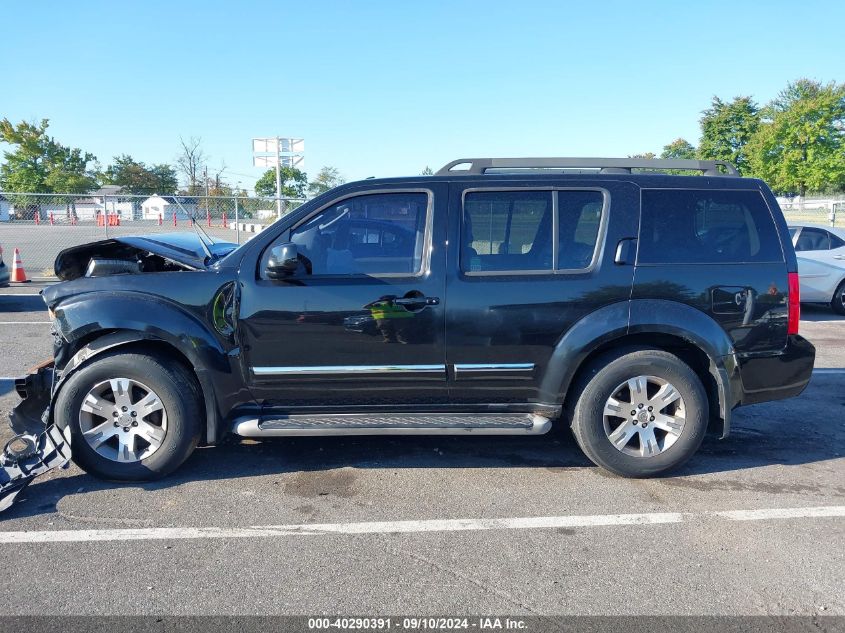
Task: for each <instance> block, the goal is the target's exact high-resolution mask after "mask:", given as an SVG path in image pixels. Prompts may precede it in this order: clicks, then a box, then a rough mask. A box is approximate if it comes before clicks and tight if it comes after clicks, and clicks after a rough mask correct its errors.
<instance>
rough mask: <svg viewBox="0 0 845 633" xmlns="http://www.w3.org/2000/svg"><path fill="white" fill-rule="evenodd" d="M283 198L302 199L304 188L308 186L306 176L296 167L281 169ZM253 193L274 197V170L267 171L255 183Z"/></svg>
mask: <svg viewBox="0 0 845 633" xmlns="http://www.w3.org/2000/svg"><path fill="white" fill-rule="evenodd" d="M281 175H282V194H281V196H282V197H283V198H304V197H305V188H306V187H307V186H308V176H307V175H306V174H305V172H303V171H300V170H299V169H297V168H296V167H282V168H281ZM255 193H256V194H258V195H259V196H267V197H271V196H275V195H276V169H275V167H274V168H273V169H268V170H267V171H266V172H264V175H263V176H261V178H259V179H258V182H256V183H255Z"/></svg>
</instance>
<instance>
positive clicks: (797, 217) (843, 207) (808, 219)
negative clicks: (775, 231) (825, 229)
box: [777, 195, 845, 228]
mask: <svg viewBox="0 0 845 633" xmlns="http://www.w3.org/2000/svg"><path fill="white" fill-rule="evenodd" d="M777 200H778V204H779V205H780V208H781V210H782V211H783V215H784V217H785V218H786V222H787V223H788V224H793V223H794V224H820V225H824V226H834V227H838V228H845V195H838V196H832V197H828V198H816V197H813V198H801V197H795V198H778V199H777Z"/></svg>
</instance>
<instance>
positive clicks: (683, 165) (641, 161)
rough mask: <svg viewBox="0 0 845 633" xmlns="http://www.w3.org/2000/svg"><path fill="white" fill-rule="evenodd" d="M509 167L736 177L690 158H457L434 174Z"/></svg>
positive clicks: (721, 164) (715, 163) (717, 163)
mask: <svg viewBox="0 0 845 633" xmlns="http://www.w3.org/2000/svg"><path fill="white" fill-rule="evenodd" d="M456 167H460V169H456ZM720 168H723V169H724V171H722V170H721V169H720ZM509 169H514V170H522V169H558V170H579V169H584V170H589V171H591V172H594V171H598V172H599V173H602V174H630V173H631V170H632V169H648V170H666V169H684V170H690V171H700V172H702V173H703V175H705V176H739V172H738V171H737V170H736V167H734V166H733V165H732V164H731V163H729V162H727V161H724V160H694V159H689V158H459V159H458V160H453V161H452V162H451V163H448V164H447V165H445V166H443V167H442V168H441V169H440V170H438V171H437V174H436V175H438V176H446V175H455V174H458V175H480V174H485V173H487V172H488V171H506V170H509Z"/></svg>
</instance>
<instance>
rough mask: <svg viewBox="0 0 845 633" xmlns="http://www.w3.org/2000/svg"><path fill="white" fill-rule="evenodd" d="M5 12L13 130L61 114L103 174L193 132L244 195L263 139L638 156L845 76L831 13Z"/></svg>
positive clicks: (49, 6) (57, 129) (806, 7)
mask: <svg viewBox="0 0 845 633" xmlns="http://www.w3.org/2000/svg"><path fill="white" fill-rule="evenodd" d="M0 18H2V22H3V23H4V27H3V28H2V29H0V42H2V51H3V52H2V53H0V117H3V116H5V117H8V118H10V119H12V120H20V119H29V120H37V119H41V118H49V119H50V121H51V132H52V134H53V135H55V136H56V137H57V138H58V139H59V140H60V141H62V142H64V143H66V144H70V145H74V146H79V147H82V148H84V149H86V150H88V151H91V152H93V153H94V154H96V155H97V157H98V158H99V160H100V161H101V162H102V163H104V164H106V163H108V162H109V161H110V160H111V157H112V156H114V155H115V154H118V153H129V154H131V155H132V156H134V157H135V158H136V159H139V160H143V161H146V162H172V161H173V160H174V158H175V156H176V154H177V150H178V141H179V136H180V135H182V136H184V137H189V136H198V137H201V138H202V139H203V144H204V147H205V150H206V152H207V153H208V154H209V155H210V157H211V159H210V161H209V168H210V170H213V169H216V168H217V167H218V166H219V165H220V164H221V162H225V164H226V165H227V172H226V175H227V176H228V178H229V180H231V181H233V182H234V181H240V182H241V184H242V185H243V186H246V187H251V186H252V185H253V184H254V181H255V180H256V179H257V178H258V177H259V176H260V173H261V170H260V169H257V168H254V167H252V162H251V148H250V139H251V138H252V137H253V136H272V135H276V134H279V135H282V136H300V137H304V138H305V139H306V150H307V151H306V170H307V171H308V172H309V174H311V175H313V174H314V173H316V171H317V170H318V169H319V168H320V167H321V166H322V165H333V166H336V167H338V168H339V169H340V171H341V172H342V173H343V175H344V176H345V177H346V178H347V179H350V180H351V179H358V178H365V177H367V176H389V175H405V174H416V173H419V172H420V171H421V170H422V169H423V167H425V166H426V165H430V166H431V167H432V168H435V169H436V168H437V167H439V166H441V165H442V164H444V163H446V162H448V161H449V160H451V159H454V158H459V157H464V156H494V155H495V156H595V155H599V156H624V155H627V154H632V153H636V152H645V151H655V152H659V151H660V149H661V147H662V146H663V145H664V144H665V143H668V142H669V141H671V140H673V139H674V138H677V137H678V136H684V137H686V138H687V139H688V140H690V141H692V142H695V141H696V140H697V138H698V119H699V117H700V112H701V110H703V109H704V108H706V107H707V106H708V104H709V102H710V99H711V97H712V96H713V95H714V94H715V95H719V96H721V97H724V98H731V97H733V96H735V95H740V94H751V95H753V96H755V97H756V98H757V99H758V101H761V102H765V101H767V100H768V99H770V98H771V97H773V96H774V95H775V94H777V92H778V91H779V90H780V89H781V88H783V87H784V86H785V84H786V83H787V81H789V80H792V79H796V78H799V77H802V76H807V77H811V78H815V79H819V80H823V81H830V80H836V81H842V80H845V77H843V76H842V73H843V70H845V46H843V44H842V39H841V33H839V31H840V30H841V28H840V26H841V24H843V23H845V3H843V2H837V1H829V2H814V1H812V0H810V1H803V2H800V3H799V2H779V1H773V2H741V1H734V2H708V3H701V2H648V1H638V2H635V1H631V0H629V1H627V2H615V1H608V0H604V1H601V2H577V3H576V2H573V3H569V2H533V1H531V0H523V1H520V2H498V1H492V0H486V1H484V2H470V1H467V2H461V1H459V0H452V1H446V2H439V1H431V2H406V1H402V0H393V1H390V2H388V1H374V2H363V1H362V2H341V1H338V2H333V1H326V2H321V1H319V0H310V1H308V0H305V1H300V2H281V1H249V0H246V1H242V2H213V1H205V2H193V1H173V0H171V1H169V2H161V1H158V0H146V1H138V2H130V1H126V2H114V1H110V2H85V1H84V0H77V1H75V2H33V1H32V0H28V1H26V2H20V1H17V0H6V1H5V2H3V4H2V9H0Z"/></svg>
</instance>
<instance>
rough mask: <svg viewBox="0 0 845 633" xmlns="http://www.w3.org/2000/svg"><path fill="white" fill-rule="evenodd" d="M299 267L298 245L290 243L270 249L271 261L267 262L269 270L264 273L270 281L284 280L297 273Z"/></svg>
mask: <svg viewBox="0 0 845 633" xmlns="http://www.w3.org/2000/svg"><path fill="white" fill-rule="evenodd" d="M299 265H300V264H299V252H298V251H297V249H296V244H292V243H290V242H288V243H286V244H279V245H278V246H274V247H273V248H272V249H270V259H268V260H267V268H266V270H265V271H264V272H265V273H266V275H267V278H268V279H284V278H285V277H290V276H291V275H292V274H293V273H295V272H296V269H297V268H299Z"/></svg>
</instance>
